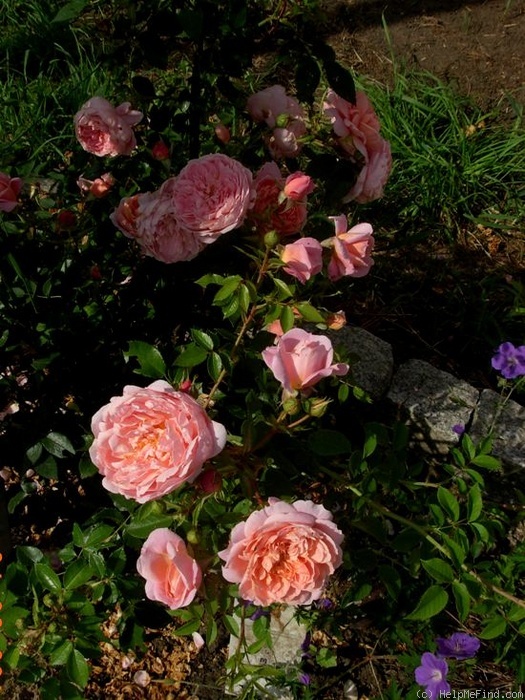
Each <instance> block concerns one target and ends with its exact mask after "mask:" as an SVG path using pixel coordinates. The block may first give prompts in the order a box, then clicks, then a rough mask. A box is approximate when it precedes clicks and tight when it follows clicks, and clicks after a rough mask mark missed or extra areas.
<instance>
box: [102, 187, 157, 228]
mask: <svg viewBox="0 0 525 700" xmlns="http://www.w3.org/2000/svg"><path fill="white" fill-rule="evenodd" d="M155 198H156V194H152V193H151V192H145V193H142V192H140V193H139V194H134V195H133V196H131V197H124V199H121V200H120V204H119V205H118V207H117V208H116V209H115V211H114V212H113V213H111V214H110V215H109V218H110V219H111V221H112V223H113V225H114V226H116V227H117V228H118V229H119V231H122V233H123V234H124V235H125V236H127V237H128V238H137V236H138V233H137V221H138V219H139V216H140V214H141V212H142V210H143V209H144V206H145V205H146V203H147V202H150V201H151V200H153V199H155Z"/></svg>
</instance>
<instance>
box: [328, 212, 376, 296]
mask: <svg viewBox="0 0 525 700" xmlns="http://www.w3.org/2000/svg"><path fill="white" fill-rule="evenodd" d="M329 218H330V219H332V221H333V222H334V224H335V234H336V235H335V236H334V237H333V238H330V239H328V241H327V242H329V243H330V245H331V246H332V256H331V258H330V262H329V263H328V277H329V278H330V279H331V280H332V281H333V282H334V281H336V280H338V279H341V277H364V276H365V275H366V274H368V272H369V271H370V268H371V267H372V265H373V264H374V261H373V260H372V257H371V254H372V250H373V249H374V237H373V235H372V233H373V229H372V226H371V225H370V224H357V226H353V227H352V228H351V229H350V230H349V231H347V227H348V223H347V220H346V216H344V215H341V216H331V217H329Z"/></svg>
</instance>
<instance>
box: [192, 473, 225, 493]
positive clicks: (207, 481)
mask: <svg viewBox="0 0 525 700" xmlns="http://www.w3.org/2000/svg"><path fill="white" fill-rule="evenodd" d="M197 484H198V485H199V486H200V488H201V489H202V490H203V491H204V493H216V492H217V491H220V489H221V487H222V477H221V475H220V474H219V472H218V471H216V470H215V469H207V470H206V471H204V472H201V474H199V477H198V478H197Z"/></svg>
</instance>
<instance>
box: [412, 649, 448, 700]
mask: <svg viewBox="0 0 525 700" xmlns="http://www.w3.org/2000/svg"><path fill="white" fill-rule="evenodd" d="M447 673H448V665H447V662H446V661H445V660H444V659H440V658H439V657H437V656H434V654H431V653H430V652H429V651H426V652H425V653H424V654H423V656H422V657H421V666H418V667H417V668H416V670H415V677H416V683H418V684H419V685H421V686H423V687H424V688H425V690H426V691H427V697H428V698H430V700H437V698H440V697H443V694H444V693H450V685H449V684H448V683H447V680H446V679H447Z"/></svg>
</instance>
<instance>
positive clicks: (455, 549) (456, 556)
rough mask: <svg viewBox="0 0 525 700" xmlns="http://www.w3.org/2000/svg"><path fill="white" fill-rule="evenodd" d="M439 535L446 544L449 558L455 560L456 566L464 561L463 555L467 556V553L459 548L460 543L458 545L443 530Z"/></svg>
mask: <svg viewBox="0 0 525 700" xmlns="http://www.w3.org/2000/svg"><path fill="white" fill-rule="evenodd" d="M440 534H441V537H442V539H443V542H444V543H445V544H446V546H447V548H448V550H449V552H450V556H451V558H452V559H453V560H454V561H455V563H456V564H457V565H458V566H461V565H462V564H463V562H464V561H465V557H466V556H467V553H466V552H464V551H463V549H462V548H461V545H459V544H458V543H457V542H455V541H454V540H453V539H452V538H450V537H449V536H448V535H446V534H445V533H444V532H441V533H440Z"/></svg>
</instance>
